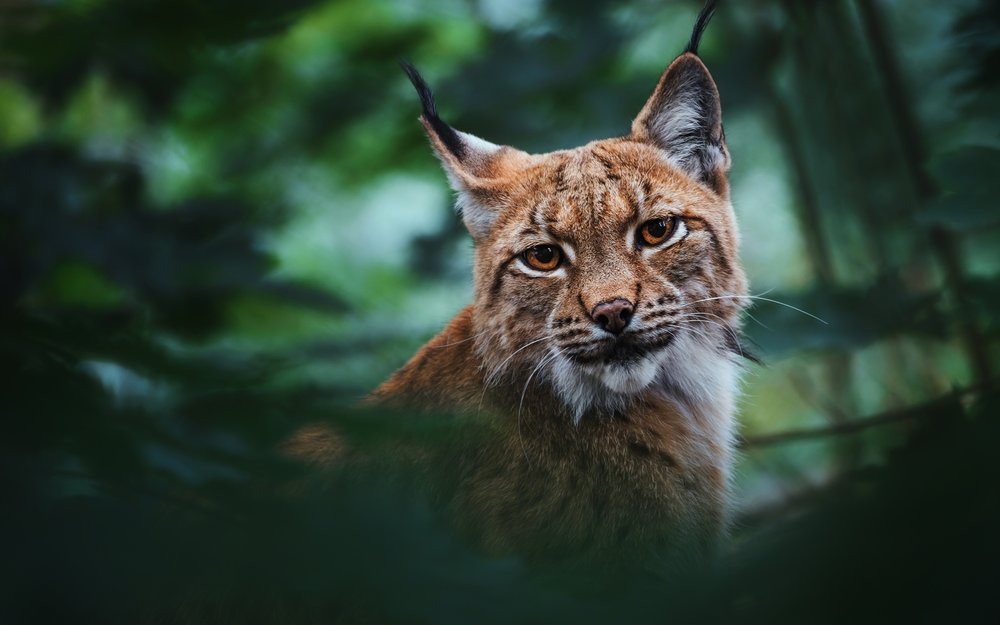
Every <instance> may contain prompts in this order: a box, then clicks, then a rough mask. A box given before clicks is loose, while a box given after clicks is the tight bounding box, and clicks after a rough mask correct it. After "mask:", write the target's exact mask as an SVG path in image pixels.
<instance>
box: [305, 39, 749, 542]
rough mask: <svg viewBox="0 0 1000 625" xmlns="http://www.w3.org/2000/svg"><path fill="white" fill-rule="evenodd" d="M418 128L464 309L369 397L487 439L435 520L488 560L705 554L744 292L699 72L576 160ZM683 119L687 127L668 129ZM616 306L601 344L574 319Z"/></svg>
mask: <svg viewBox="0 0 1000 625" xmlns="http://www.w3.org/2000/svg"><path fill="white" fill-rule="evenodd" d="M414 73H415V70H414ZM417 80H419V78H418V79H417ZM415 84H417V83H416V82H415ZM420 84H422V83H420ZM418 88H419V85H418ZM693 90H694V91H693ZM692 95H697V96H699V97H700V98H701V99H693V98H692ZM427 96H428V97H429V91H427ZM706 102H707V106H704V107H702V108H697V107H696V106H695V104H698V105H699V106H700V105H701V104H703V103H706ZM425 106H426V103H425ZM685 114H687V115H688V117H683V115H685ZM671 115H673V117H672V116H671ZM677 115H681V117H680V118H678V117H677ZM431 116H434V117H433V119H432V118H431ZM422 119H423V122H424V126H425V128H426V129H427V131H428V134H429V136H430V139H431V141H432V144H433V145H434V147H435V149H436V151H437V153H438V156H439V157H440V158H441V161H442V164H443V165H444V167H445V170H446V172H447V173H448V175H449V179H450V180H451V182H452V186H453V187H454V188H455V189H456V190H457V191H458V193H459V204H460V206H461V207H462V209H463V211H464V217H465V220H466V223H467V224H468V225H469V229H470V231H471V232H472V235H473V237H474V239H475V242H476V254H475V268H474V276H475V300H474V303H473V304H472V305H471V306H469V307H467V308H465V309H464V310H462V311H461V312H460V313H459V314H458V315H457V316H456V317H455V318H454V319H453V320H452V321H451V323H450V324H448V326H447V327H446V328H445V329H444V331H442V332H441V333H440V334H439V335H438V336H436V337H435V338H434V339H432V340H431V341H430V342H429V343H427V344H426V345H425V346H424V347H423V348H422V349H421V350H420V351H419V352H418V353H417V354H416V355H415V356H414V357H413V358H412V359H411V360H410V361H409V362H408V363H407V364H406V365H405V366H404V367H403V368H402V369H400V370H399V371H398V372H397V373H396V374H394V375H393V376H392V377H391V378H390V379H389V380H388V381H386V382H385V383H384V384H383V385H382V386H380V387H379V388H378V389H377V390H376V391H375V392H374V393H373V394H372V396H371V397H370V398H369V402H370V403H373V404H390V405H405V406H413V407H418V408H420V409H422V410H430V411H434V410H447V411H455V410H458V411H460V412H462V413H464V414H465V415H467V416H468V418H470V419H476V420H478V421H481V422H484V423H486V424H487V425H488V427H489V428H490V430H491V432H492V436H491V437H490V438H489V439H488V440H486V441H481V440H480V441H478V442H477V443H476V444H475V445H472V446H471V447H470V448H468V449H465V450H464V451H463V452H462V453H461V454H459V456H458V458H457V459H456V460H455V464H454V465H453V467H452V469H453V470H454V471H455V473H456V475H457V479H456V484H457V486H456V488H455V490H454V492H452V493H449V494H448V508H449V509H450V510H451V511H452V512H454V513H455V518H456V519H458V523H459V525H460V526H461V527H463V528H464V529H465V530H466V532H467V533H468V534H469V535H470V536H472V537H474V538H475V539H476V540H477V541H478V542H479V543H480V544H481V545H482V546H484V547H485V548H486V549H488V550H490V551H492V552H495V553H510V552H519V553H528V554H533V555H536V556H539V557H543V556H546V557H547V556H560V555H570V554H573V555H586V554H596V555H601V556H602V557H603V556H608V555H615V554H622V555H626V554H630V553H637V552H638V551H641V550H648V549H653V550H656V551H658V552H662V553H666V554H670V555H672V556H675V557H683V556H685V555H691V554H704V553H706V552H707V551H709V550H710V549H711V547H712V545H713V544H715V542H716V540H717V538H718V537H719V536H720V534H721V533H722V531H723V528H724V526H725V520H726V514H727V513H726V501H727V497H728V479H729V467H730V463H731V442H732V440H731V439H732V434H731V432H732V425H731V420H732V416H733V415H732V413H733V396H734V393H735V389H734V387H735V381H734V379H733V376H732V375H731V372H730V370H731V369H732V366H731V365H732V363H731V360H732V359H733V358H734V357H733V356H732V354H730V353H729V349H730V348H728V347H727V346H731V345H732V344H733V341H730V340H728V339H729V335H732V336H735V333H736V332H737V331H738V328H739V312H740V310H741V308H742V296H743V295H744V294H745V292H746V281H745V278H744V275H743V271H742V269H741V267H740V264H739V260H738V254H737V251H738V234H737V231H736V224H735V219H734V216H733V212H732V208H731V206H730V203H729V187H728V179H727V170H728V166H729V157H728V152H727V151H726V148H725V145H724V140H723V137H722V127H721V108H720V107H719V105H718V93H717V91H716V90H715V84H714V82H712V79H711V77H710V76H709V74H708V71H707V69H705V68H704V65H703V64H702V63H701V61H700V60H699V59H698V58H697V57H696V56H695V55H693V54H690V53H687V54H684V55H682V56H681V57H679V58H678V59H677V60H676V61H674V63H672V64H671V65H670V67H669V68H668V70H667V71H666V72H665V74H664V76H663V78H661V80H660V82H659V84H658V85H657V88H656V90H655V91H654V94H653V95H652V96H651V97H650V99H649V101H648V102H647V104H646V106H645V107H644V108H643V109H642V111H641V112H640V114H639V116H638V117H637V118H636V120H635V122H634V123H633V129H632V133H631V134H630V135H629V136H627V137H623V138H616V139H609V140H603V141H597V142H594V143H591V144H588V145H585V146H583V147H580V148H577V149H575V150H567V151H559V152H553V153H550V154H543V155H529V154H526V153H524V152H520V151H518V150H515V149H513V148H509V147H499V146H492V145H491V144H488V143H485V142H482V141H480V140H478V139H476V138H474V137H472V136H471V135H465V134H463V133H458V134H457V135H456V136H451V135H448V137H447V138H448V141H445V140H444V139H443V138H442V137H441V136H439V135H438V134H437V132H436V131H435V128H438V129H440V128H441V127H442V124H443V122H441V121H440V119H438V118H436V112H435V111H434V109H433V107H432V108H431V110H430V112H427V111H426V110H425V114H424V117H423V118H422ZM678 119H680V122H678ZM692 120H694V121H697V123H698V124H699V125H697V126H694V128H695V131H691V128H692V126H691V125H688V126H685V125H684V124H683V123H681V122H691V121H692ZM432 121H433V123H431V122H432ZM678 129H680V130H678ZM692 132H695V133H696V134H697V136H693V135H692V134H691V133H692ZM685 133H687V134H685ZM685 142H687V143H685ZM456 144H457V145H458V148H457V149H456V147H455V146H456ZM664 218H674V219H676V220H677V223H678V224H680V225H679V226H678V227H683V228H684V229H686V235H685V236H683V238H681V239H680V240H678V241H677V242H675V243H673V244H671V245H669V246H664V247H661V248H643V247H640V246H638V245H637V244H636V243H635V236H636V235H635V234H634V233H635V232H636V230H637V229H638V228H639V227H640V226H641V224H643V223H644V222H646V221H648V220H655V219H664ZM680 232H683V231H680ZM544 244H551V245H558V246H560V248H561V249H563V250H564V251H565V254H566V262H565V264H564V265H563V266H562V267H561V268H560V269H558V270H556V271H554V272H552V273H550V274H545V275H538V273H537V272H536V273H534V274H533V273H532V272H531V271H526V270H525V267H524V264H523V263H522V260H521V258H520V254H521V253H522V252H524V251H525V250H527V249H529V248H531V247H533V246H536V245H544ZM617 299H621V300H626V301H627V302H629V304H630V305H632V306H633V307H634V318H633V321H632V323H631V325H630V326H629V327H630V333H625V334H623V335H622V336H621V337H611V336H610V335H609V334H607V333H604V334H602V333H601V331H600V330H599V329H595V318H596V317H595V318H592V315H593V314H594V310H595V307H596V306H597V305H598V304H601V303H603V302H608V301H612V300H617ZM737 343H738V341H737ZM647 362H652V363H654V364H655V367H654V365H648V366H647V365H646V364H644V363H647ZM637 363H638V364H637ZM643 367H645V369H643ZM651 367H652V368H651ZM641 371H646V372H647V374H642V373H641ZM650 371H651V372H653V373H651V374H649V373H648V372H650ZM644 375H645V377H643V376H644ZM650 375H652V376H653V377H652V378H650V377H649V376H650ZM646 378H649V379H646ZM640 379H641V380H642V381H636V380H640ZM633 386H634V387H633ZM307 438H308V437H307ZM317 440H319V439H317ZM323 444H324V445H327V446H330V448H331V449H333V447H335V445H332V444H331V443H329V442H325V443H323ZM315 455H316V454H314V459H315ZM318 455H320V456H322V453H320V454H318ZM626 557H627V556H626Z"/></svg>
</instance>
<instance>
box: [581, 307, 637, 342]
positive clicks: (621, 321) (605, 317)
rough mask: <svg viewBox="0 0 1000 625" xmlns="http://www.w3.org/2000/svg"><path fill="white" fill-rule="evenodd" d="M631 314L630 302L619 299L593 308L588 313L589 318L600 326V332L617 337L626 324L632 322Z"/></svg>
mask: <svg viewBox="0 0 1000 625" xmlns="http://www.w3.org/2000/svg"><path fill="white" fill-rule="evenodd" d="M633 312H634V308H633V307H632V302H630V301H628V300H627V299H622V298H620V297H619V298H618V299H613V300H610V301H607V302H601V303H600V304H598V305H597V306H594V310H592V311H590V318H591V319H593V320H594V321H595V322H596V323H597V325H599V326H601V329H602V330H605V331H607V332H610V333H611V334H614V335H616V336H617V335H619V334H621V333H622V330H624V329H625V326H627V325H628V322H629V321H632V313H633Z"/></svg>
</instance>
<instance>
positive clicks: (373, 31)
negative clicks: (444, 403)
mask: <svg viewBox="0 0 1000 625" xmlns="http://www.w3.org/2000/svg"><path fill="white" fill-rule="evenodd" d="M721 4H722V6H721V7H720V9H719V11H718V13H717V15H716V17H715V19H714V21H713V22H712V24H711V26H710V28H709V30H708V32H707V34H706V35H705V38H704V40H703V44H702V48H701V56H702V57H703V59H704V60H705V62H706V63H707V65H708V66H709V68H710V69H711V71H712V72H713V74H714V76H715V78H716V80H717V82H718V83H719V88H720V91H721V94H722V100H723V109H724V120H725V126H726V136H727V140H728V143H729V147H730V150H731V152H732V154H733V168H732V174H731V176H732V187H733V203H734V206H735V209H736V213H737V215H738V218H739V221H740V226H741V230H742V233H743V248H742V257H743V261H744V264H745V266H746V269H747V272H748V274H749V276H750V280H751V285H752V286H751V292H752V293H753V294H754V295H756V296H759V297H760V298H761V299H758V300H756V301H755V303H754V306H753V307H752V308H751V309H750V311H749V313H748V315H747V318H746V332H747V335H748V338H749V339H750V342H751V343H752V344H753V345H754V346H755V347H754V349H755V351H756V352H757V353H758V355H760V356H761V358H762V360H763V363H764V364H763V365H761V366H758V365H754V364H751V363H748V365H747V371H746V374H745V396H744V399H743V401H742V404H741V414H740V421H741V423H742V427H741V433H742V439H741V451H742V455H741V458H740V460H739V464H738V467H737V484H736V493H737V497H738V502H737V504H738V507H737V515H736V516H737V523H736V526H735V529H734V538H733V545H732V547H731V548H730V549H729V551H728V552H727V554H726V555H725V557H724V559H723V561H722V563H721V564H720V565H719V567H718V568H717V569H713V570H712V571H709V572H702V573H699V574H698V575H695V574H692V576H691V580H688V581H690V582H691V583H690V584H689V585H686V584H679V585H678V584H674V585H672V586H670V587H669V588H666V587H663V586H662V585H658V583H657V582H655V581H651V580H650V579H648V578H647V577H646V576H637V577H636V578H634V579H628V580H627V582H628V583H625V584H622V586H626V587H628V588H629V590H627V591H626V590H622V589H621V588H618V589H616V590H615V591H614V592H612V591H610V590H609V591H607V592H593V591H592V589H591V590H588V591H587V592H585V593H583V592H579V588H578V586H577V585H575V583H571V582H570V581H568V580H569V579H570V578H571V577H572V576H571V575H563V574H560V575H554V574H552V573H551V572H547V573H545V574H540V573H538V572H537V571H534V570H532V568H531V566H530V563H525V562H522V561H520V560H519V559H518V558H516V557H510V558H504V559H501V560H496V559H491V558H488V557H485V556H483V555H482V554H478V553H476V552H474V551H472V550H471V549H469V548H468V547H467V546H466V545H464V543H463V542H462V541H461V540H460V539H459V538H458V537H456V536H454V535H453V534H452V533H451V532H450V531H449V530H448V527H447V525H446V524H444V523H443V522H442V521H441V519H440V518H439V515H438V512H439V511H438V510H437V509H436V507H435V505H434V503H433V500H432V498H429V497H425V496H423V495H422V494H421V493H423V492H424V491H423V490H422V489H421V488H418V487H414V486H413V483H412V477H413V471H412V470H411V469H412V467H410V468H405V467H404V468H403V469H400V467H396V466H394V459H393V458H392V457H391V456H392V453H391V452H390V451H387V450H391V449H393V447H392V443H394V442H398V441H400V440H404V441H410V442H412V441H414V440H417V441H421V442H423V443H426V444H434V443H435V441H438V440H443V439H448V438H449V437H451V436H452V434H453V431H452V430H453V427H452V425H453V424H452V422H451V421H450V420H448V419H447V418H444V417H442V419H440V420H438V421H434V420H415V419H413V418H409V417H408V416H407V415H392V414H374V413H372V412H364V411H360V410H359V409H358V408H357V407H356V402H357V400H358V399H359V398H360V397H362V396H363V395H364V394H365V393H366V392H367V391H369V390H370V389H372V388H373V387H374V386H375V385H376V384H378V382H379V381H381V380H382V379H384V378H385V377H386V376H387V375H388V374H389V373H391V372H392V371H393V370H394V369H395V368H396V367H398V366H400V365H401V364H402V363H403V362H405V360H406V359H407V358H408V357H409V356H410V355H411V354H412V353H413V352H414V351H415V350H416V349H417V348H418V347H419V346H420V345H421V344H422V343H423V342H424V341H426V340H427V339H428V338H429V337H431V336H433V335H434V334H435V333H436V332H437V331H438V330H439V329H440V328H441V327H442V326H443V325H444V324H445V323H446V322H447V320H448V319H450V317H451V316H452V315H453V314H454V313H455V312H457V311H458V310H459V309H460V308H461V307H462V306H463V305H465V304H466V303H468V302H469V301H470V299H471V288H470V286H471V285H470V281H471V271H470V262H471V243H470V240H469V238H468V236H467V235H466V234H465V232H464V230H463V228H462V226H461V223H460V220H459V219H458V218H457V217H456V215H455V213H454V211H453V209H452V206H451V203H452V197H451V194H450V192H449V190H448V188H447V185H446V180H445V177H444V175H443V174H442V173H441V172H440V170H439V168H438V164H437V161H436V159H435V158H434V157H433V155H432V153H431V151H430V148H429V147H428V145H427V143H426V139H425V137H424V136H423V133H422V130H421V127H420V125H419V124H418V123H417V121H416V117H417V115H418V114H419V107H418V102H417V99H416V96H415V94H414V93H413V92H412V88H411V87H410V85H409V83H408V82H407V80H406V78H405V76H404V75H403V74H402V72H401V71H400V70H399V68H398V66H397V60H398V59H399V58H403V57H405V58H408V59H410V60H411V61H413V62H414V63H415V64H416V65H417V66H418V67H419V68H420V69H421V70H422V72H423V73H424V74H425V76H426V77H427V79H428V80H429V82H430V83H431V84H432V86H433V87H434V89H435V92H436V94H437V97H438V104H439V107H440V109H441V111H442V115H443V117H444V118H445V119H446V120H447V121H448V122H450V123H451V124H452V125H454V126H456V127H458V128H460V129H462V130H465V131H468V132H472V133H474V134H476V135H479V136H482V137H484V138H486V139H489V140H491V141H494V142H497V143H505V144H511V145H515V146H518V147H520V148H522V149H525V150H529V151H549V150H554V149H561V148H567V147H573V146H576V145H580V144H582V143H585V142H587V141H590V140H594V139H598V138H604V137H608V136H617V135H621V134H624V133H626V132H627V130H628V128H629V124H630V122H631V119H632V117H633V116H634V115H635V113H636V112H637V111H638V110H639V108H640V107H641V106H642V104H643V102H644V100H645V98H646V96H647V95H648V94H649V92H650V91H651V89H652V87H653V85H654V84H655V82H656V80H657V78H658V76H659V74H660V73H661V72H662V70H663V68H664V67H665V66H666V64H667V63H668V62H669V61H670V60H671V59H672V58H673V57H674V56H675V55H676V54H677V53H678V52H679V51H680V50H681V49H682V48H683V46H684V44H685V42H686V41H687V37H688V35H689V34H690V28H691V26H692V24H693V23H694V19H695V16H696V14H697V12H698V10H699V8H700V3H698V2H689V1H669V2H668V1H658V2H654V1H652V0H635V1H631V2H597V1H591V0H580V1H570V0H524V1H520V2H513V1H505V0H430V1H427V2H412V1H403V0H396V1H394V0H339V1H327V2H321V1H315V0H285V1H278V0H242V1H239V2H237V1H234V0H216V1H213V2H195V1H191V0H171V1H169V2H168V1H164V0H130V1H124V0H63V1H57V0H52V1H45V2H42V1H29V0H9V1H6V2H2V3H0V304H2V308H0V315H2V320H0V353H2V360H0V361H2V362H4V363H6V364H5V365H4V367H3V368H4V371H5V372H4V374H3V375H2V376H0V388H2V389H3V390H2V395H0V397H2V399H0V410H2V422H0V498H2V500H3V501H2V502H0V536H2V539H0V540H3V541H4V543H5V546H4V556H3V558H2V560H0V599H2V601H0V621H4V622H43V621H47V620H58V621H60V622H65V621H67V620H70V619H72V620H74V621H76V622H85V621H95V622H98V621H99V622H103V623H107V622H117V621H122V622H138V621H144V620H146V621H152V620H157V621H160V622H171V621H172V619H174V618H181V619H184V620H187V621H188V622H194V621H204V622H225V621H226V619H231V621H232V622H247V621H248V620H254V621H264V622H268V621H274V622H298V621H309V622H314V621H315V622H382V621H387V622H429V623H431V622H432V623H450V622H453V623H466V622H502V623H510V622H535V621H538V622H552V621H567V622H569V621H574V622H581V621H583V622H591V621H593V622H599V621H601V620H602V619H607V618H610V615H617V617H621V615H622V614H623V612H622V610H623V609H628V610H633V611H634V612H635V614H637V615H638V614H641V615H643V618H648V617H650V616H651V615H653V616H656V617H658V618H659V620H674V621H675V622H685V619H686V618H688V617H692V616H693V617H696V618H697V620H698V621H700V622H709V621H712V620H718V621H719V622H731V621H732V620H733V619H736V618H740V619H742V620H748V621H756V622H784V621H789V620H790V621H794V622H843V621H844V620H847V619H851V620H865V619H876V618H878V619H880V620H881V619H887V620H892V619H893V618H895V617H899V618H904V617H905V618H907V619H910V620H912V621H914V622H922V621H925V620H926V621H928V622H931V621H933V622H940V621H942V620H943V621H952V622H957V621H956V620H955V619H959V620H963V621H964V622H996V620H995V619H996V618H997V617H998V614H997V607H996V606H995V605H990V604H989V603H988V601H987V599H988V597H989V596H990V593H991V592H992V590H991V589H994V590H995V585H996V582H998V581H1000V571H998V564H997V562H998V561H1000V560H998V559H997V557H996V556H998V555H1000V550H998V539H997V536H996V530H997V527H998V525H997V521H1000V514H998V506H1000V493H998V487H997V480H996V478H997V477H998V470H997V467H996V466H995V464H996V461H995V458H996V453H995V451H994V446H995V444H996V441H998V439H997V438H996V435H997V434H998V431H997V430H998V427H997V423H996V419H997V418H998V417H1000V415H997V414H996V412H997V411H996V407H997V405H998V395H997V388H998V385H997V374H998V373H997V372H998V369H1000V353H998V337H1000V321H998V316H997V314H996V312H997V310H998V304H1000V254H998V249H1000V248H998V244H1000V229H998V227H997V226H998V225H1000V211H998V206H997V186H998V185H997V178H998V175H1000V117H998V115H997V111H1000V5H998V4H997V3H994V2H989V1H986V0H982V1H978V0H959V1H955V2H948V3H942V2H932V1H930V0H907V1H906V2H903V1H902V0H828V1H819V0H810V1H798V0H796V1H792V0H788V1H782V0H747V1H743V2H723V3H721ZM772 300H773V301H772ZM775 302H781V303H783V304H778V303H775ZM796 309H798V310H796ZM314 422H327V423H334V424H336V426H337V428H338V429H339V430H341V431H343V432H345V435H346V436H348V438H349V439H350V440H351V441H352V444H355V445H358V446H362V447H364V448H365V449H367V450H369V453H370V454H371V455H372V457H374V458H376V459H377V460H378V461H379V462H377V463H376V464H378V465H379V466H381V467H382V469H383V470H382V471H373V472H372V473H371V474H369V473H362V474H356V475H349V476H337V477H334V478H330V479H331V481H332V482H333V483H334V485H333V486H331V489H332V490H333V491H334V492H335V494H336V496H305V495H303V496H300V497H294V498H291V500H289V498H288V497H287V496H285V495H286V494H287V489H286V485H287V484H289V483H295V482H296V481H297V480H299V479H301V478H302V477H303V475H304V474H306V473H309V472H310V470H311V469H310V468H308V467H303V466H301V465H300V464H298V463H296V462H295V461H293V460H291V459H289V458H288V457H287V456H286V455H283V454H282V453H281V451H280V449H281V445H282V442H283V441H285V440H287V438H288V437H289V436H290V434H291V433H292V432H294V431H296V430H297V429H298V428H300V427H301V426H302V425H303V424H307V423H314ZM380 454H381V455H380ZM383 456H384V457H383ZM401 474H402V477H401ZM387 475H392V477H389V478H387V477H386V476H387ZM562 573H565V571H564V572H562ZM576 573H579V571H576ZM581 577H586V575H585V574H581ZM692 589H694V590H692ZM223 598H225V599H223ZM178 615H179V616H178ZM234 615H243V616H234ZM248 615H249V616H248ZM685 615H686V616H685ZM671 617H672V618H671Z"/></svg>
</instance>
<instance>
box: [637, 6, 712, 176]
mask: <svg viewBox="0 0 1000 625" xmlns="http://www.w3.org/2000/svg"><path fill="white" fill-rule="evenodd" d="M714 5H715V3H714V2H708V3H706V5H705V8H704V9H703V10H702V12H701V14H700V15H699V16H698V22H697V24H696V25H695V27H694V31H693V32H692V34H691V40H690V42H688V45H687V48H686V49H685V51H684V53H683V54H681V55H680V56H679V57H677V58H676V59H674V62H673V63H671V64H670V67H668V68H667V70H666V71H665V72H663V76H661V77H660V82H658V83H657V85H656V89H655V90H654V91H653V95H651V96H650V97H649V100H647V101H646V105H645V106H644V107H642V110H641V111H640V112H639V115H638V117H636V118H635V121H633V122H632V138H633V139H635V140H637V141H643V142H646V143H651V144H653V145H655V146H657V147H659V148H660V149H661V150H663V151H664V153H665V154H666V156H667V159H668V160H669V161H670V162H671V163H673V164H674V165H676V166H677V167H679V168H680V169H681V170H683V171H684V172H686V173H687V174H688V175H689V176H691V177H692V178H694V179H696V180H698V181H699V182H702V183H704V184H706V185H708V186H709V187H711V188H712V189H714V190H715V191H717V192H719V193H721V194H725V193H726V191H727V188H728V182H727V179H726V174H727V172H728V171H729V153H728V151H727V150H726V140H725V135H724V134H723V131H722V106H721V104H720V102H719V90H718V88H717V87H716V86H715V81H714V80H712V75H711V74H709V72H708V68H706V67H705V64H704V63H702V62H701V59H699V58H698V55H697V53H698V43H699V41H700V39H701V34H702V32H704V30H705V26H707V25H708V20H710V19H711V17H712V13H713V11H714V8H715V6H714Z"/></svg>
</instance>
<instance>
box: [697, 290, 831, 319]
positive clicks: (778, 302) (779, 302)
mask: <svg viewBox="0 0 1000 625" xmlns="http://www.w3.org/2000/svg"><path fill="white" fill-rule="evenodd" d="M720 299H759V300H761V301H763V302H771V303H772V304H778V305H779V306H784V307H785V308H791V309H792V310H794V311H795V312H799V313H802V314H803V315H805V316H806V317H811V318H813V319H815V320H816V321H819V322H820V323H822V324H825V325H830V324H829V323H828V322H826V321H824V320H823V319H820V318H819V317H817V316H816V315H814V314H812V313H810V312H806V311H804V310H802V309H801V308H796V307H795V306H792V305H791V304H786V303H785V302H781V301H778V300H776V299H771V298H768V297H761V296H759V295H719V296H718V297H705V298H703V299H696V300H694V301H693V302H687V303H685V304H683V305H681V306H678V308H686V307H687V306H693V305H694V304H698V303H700V302H710V301H712V300H720ZM762 325H763V324H762Z"/></svg>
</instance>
